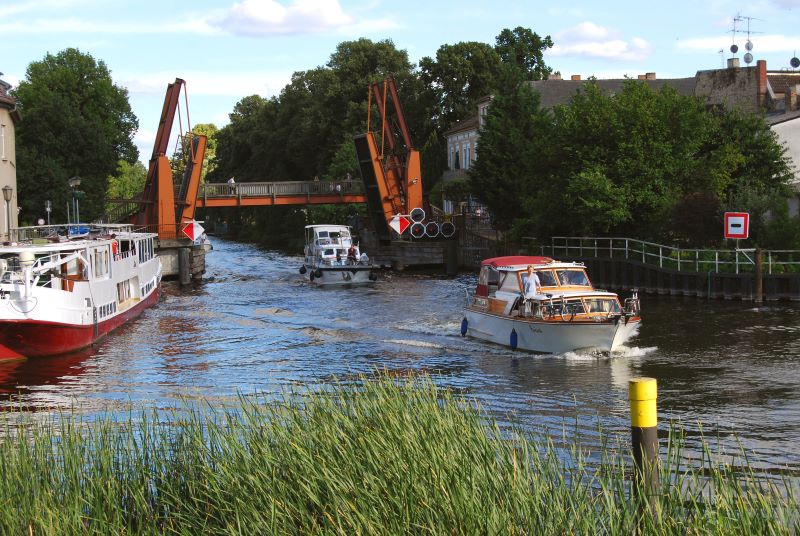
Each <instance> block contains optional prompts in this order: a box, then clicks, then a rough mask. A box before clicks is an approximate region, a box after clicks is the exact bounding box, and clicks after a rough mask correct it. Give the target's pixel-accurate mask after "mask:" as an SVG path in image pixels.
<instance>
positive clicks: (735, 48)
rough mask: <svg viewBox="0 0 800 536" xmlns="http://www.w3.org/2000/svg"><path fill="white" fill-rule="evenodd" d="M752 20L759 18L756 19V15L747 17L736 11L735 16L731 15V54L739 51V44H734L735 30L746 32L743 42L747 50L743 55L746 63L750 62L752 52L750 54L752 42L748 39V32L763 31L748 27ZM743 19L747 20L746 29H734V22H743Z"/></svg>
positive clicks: (751, 60)
mask: <svg viewBox="0 0 800 536" xmlns="http://www.w3.org/2000/svg"><path fill="white" fill-rule="evenodd" d="M753 20H758V21H760V20H761V19H757V18H756V17H747V16H745V15H741V14H739V13H737V14H736V16H735V17H733V28H732V29H731V34H733V43H732V44H731V53H733V54H736V53H737V52H738V51H739V46H738V45H737V44H736V32H737V31H738V32H739V33H747V41H746V42H745V44H744V48H745V50H747V52H746V53H745V55H744V62H745V63H747V64H750V63H752V62H753V54H752V50H753V42H752V41H751V40H750V34H757V33H764V32H756V31H754V30H751V29H750V21H753ZM744 21H747V30H746V31H743V30H737V29H736V23H737V22H744Z"/></svg>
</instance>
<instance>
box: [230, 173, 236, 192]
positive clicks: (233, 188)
mask: <svg viewBox="0 0 800 536" xmlns="http://www.w3.org/2000/svg"><path fill="white" fill-rule="evenodd" d="M228 188H230V191H231V194H235V193H236V180H234V177H231V178H230V179H228Z"/></svg>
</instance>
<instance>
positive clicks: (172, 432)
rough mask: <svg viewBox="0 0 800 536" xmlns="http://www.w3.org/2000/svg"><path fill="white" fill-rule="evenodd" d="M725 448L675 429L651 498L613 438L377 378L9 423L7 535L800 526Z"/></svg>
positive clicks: (3, 488)
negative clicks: (599, 444)
mask: <svg viewBox="0 0 800 536" xmlns="http://www.w3.org/2000/svg"><path fill="white" fill-rule="evenodd" d="M623 452H624V451H623ZM589 456H590V457H591V460H592V461H591V463H589V462H588V461H587V459H589V458H587V457H589ZM711 460H712V458H711V457H710V456H709V457H708V458H706V459H705V460H704V461H703V462H702V463H701V464H700V465H699V466H697V467H694V468H692V469H687V468H686V467H685V458H684V457H683V456H682V455H681V450H680V437H679V435H673V436H671V440H670V445H669V446H668V447H667V453H666V456H664V467H663V470H662V472H661V474H662V485H661V491H660V494H659V495H658V496H657V497H655V498H654V499H653V501H652V502H653V504H655V508H652V509H651V510H643V509H642V508H641V505H640V504H639V502H637V500H636V499H635V498H631V494H630V481H631V480H630V473H629V471H630V467H629V460H627V455H625V454H623V455H620V454H619V451H618V450H617V449H613V448H609V447H604V448H601V449H600V451H599V452H598V453H588V452H587V451H586V450H585V449H583V448H582V447H581V446H580V445H579V444H577V443H574V444H572V445H571V446H568V447H567V448H566V449H565V448H564V447H563V446H556V445H554V443H553V442H552V441H551V440H550V438H548V437H546V436H544V435H542V434H537V433H522V432H520V431H518V430H517V431H511V432H509V431H508V430H505V431H501V430H500V429H498V427H497V426H496V425H495V424H494V423H493V422H492V421H491V420H490V419H488V417H487V416H486V415H485V414H484V413H483V412H482V411H481V410H480V408H478V407H476V406H474V405H472V404H471V403H470V402H469V401H467V400H465V399H463V398H460V397H458V396H455V395H454V394H453V393H451V392H449V391H446V390H440V389H437V388H436V387H435V386H434V385H433V383H432V382H431V380H430V379H427V378H424V377H423V378H406V379H400V380H398V379H397V378H389V377H380V378H378V379H373V380H366V379H365V380H364V381H363V382H360V383H354V384H353V383H350V384H345V383H334V384H332V385H330V386H328V388H326V389H325V390H323V391H322V392H319V391H318V392H312V391H310V390H308V391H301V392H299V393H286V394H285V395H284V396H283V397H281V399H280V400H279V402H277V403H275V402H272V403H262V402H260V401H258V400H254V399H251V398H247V397H241V398H240V399H239V401H238V402H237V403H236V404H231V405H229V406H226V407H223V408H211V407H207V406H203V407H198V406H192V407H189V406H187V407H186V408H184V409H183V410H182V411H176V412H174V413H171V414H170V415H167V416H166V417H165V416H164V415H163V414H157V413H155V412H152V413H144V414H142V415H137V416H131V417H130V418H129V419H125V420H120V419H112V418H109V417H106V418H103V419H101V420H99V421H93V422H82V421H81V420H80V418H77V417H74V416H70V415H67V416H61V418H59V419H52V420H50V421H48V422H46V423H44V424H42V423H35V422H34V421H33V420H28V422H26V423H23V424H19V422H14V423H12V422H11V420H8V421H7V424H6V425H5V430H4V434H3V438H2V439H0V533H2V534H315V533H324V534H406V533H419V534H498V533H504V534H596V533H605V534H631V533H633V532H634V531H636V530H638V531H640V533H644V534H648V533H653V534H661V533H663V534H737V535H738V534H796V533H798V532H799V531H800V525H798V523H799V522H798V510H797V508H798V507H797V504H796V498H795V497H794V493H793V491H792V488H791V486H789V485H788V484H787V483H785V482H782V481H775V480H774V479H773V480H771V481H768V480H762V479H761V478H760V477H759V476H758V475H756V474H755V473H753V472H750V471H744V472H741V471H737V472H735V471H733V470H732V469H731V466H720V465H718V464H715V463H713V462H712V461H711Z"/></svg>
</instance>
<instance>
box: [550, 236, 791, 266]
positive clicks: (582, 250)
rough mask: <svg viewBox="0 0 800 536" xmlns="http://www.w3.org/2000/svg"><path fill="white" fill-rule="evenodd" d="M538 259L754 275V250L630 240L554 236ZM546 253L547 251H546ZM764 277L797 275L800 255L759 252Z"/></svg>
mask: <svg viewBox="0 0 800 536" xmlns="http://www.w3.org/2000/svg"><path fill="white" fill-rule="evenodd" d="M540 248H541V253H542V255H547V254H550V255H551V256H552V257H554V258H573V257H575V258H586V257H603V258H619V259H628V260H633V261H639V262H641V263H642V264H648V265H653V266H658V267H659V268H667V269H673V270H677V271H679V272H681V271H686V272H698V273H699V272H714V273H736V274H738V273H743V272H745V273H748V272H755V264H756V249H755V248H746V249H742V248H735V249H692V248H680V247H673V246H667V245H663V244H656V243H653V242H647V241H645V240H636V239H634V238H616V237H611V238H607V237H603V238H600V237H587V236H579V237H573V236H570V237H568V236H555V237H553V238H552V239H551V244H550V245H549V246H548V245H546V244H542V245H540ZM548 250H549V251H548ZM761 256H762V259H763V266H762V269H763V271H764V273H766V274H773V273H786V272H800V251H798V250H788V249H786V250H777V249H765V250H762V251H761Z"/></svg>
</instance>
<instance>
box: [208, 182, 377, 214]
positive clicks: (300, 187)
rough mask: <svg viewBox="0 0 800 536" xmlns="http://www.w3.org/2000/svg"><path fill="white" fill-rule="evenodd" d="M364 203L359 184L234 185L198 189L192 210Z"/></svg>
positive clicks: (362, 188)
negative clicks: (195, 203)
mask: <svg viewBox="0 0 800 536" xmlns="http://www.w3.org/2000/svg"><path fill="white" fill-rule="evenodd" d="M366 201H367V197H366V194H365V193H364V185H363V184H362V183H361V181H336V182H334V181H289V182H237V183H236V184H234V185H230V184H227V183H206V184H204V185H202V186H201V188H200V192H199V193H198V196H197V205H196V206H197V207H198V208H201V207H207V208H216V207H239V206H269V205H323V204H341V203H366Z"/></svg>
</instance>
